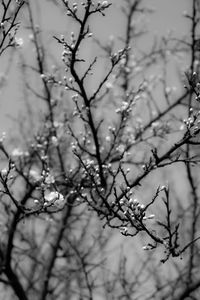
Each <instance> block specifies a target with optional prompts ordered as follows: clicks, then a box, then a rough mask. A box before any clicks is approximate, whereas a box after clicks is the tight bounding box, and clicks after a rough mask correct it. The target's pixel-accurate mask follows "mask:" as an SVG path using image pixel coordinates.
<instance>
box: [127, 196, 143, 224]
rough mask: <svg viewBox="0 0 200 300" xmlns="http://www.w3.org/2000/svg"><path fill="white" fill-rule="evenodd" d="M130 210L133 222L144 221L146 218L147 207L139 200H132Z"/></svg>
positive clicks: (129, 204)
mask: <svg viewBox="0 0 200 300" xmlns="http://www.w3.org/2000/svg"><path fill="white" fill-rule="evenodd" d="M128 208H129V211H130V214H131V217H132V219H133V220H134V219H135V220H142V219H143V218H144V217H145V211H144V210H145V206H144V204H140V203H139V201H138V200H137V199H132V198H130V200H129V201H128Z"/></svg>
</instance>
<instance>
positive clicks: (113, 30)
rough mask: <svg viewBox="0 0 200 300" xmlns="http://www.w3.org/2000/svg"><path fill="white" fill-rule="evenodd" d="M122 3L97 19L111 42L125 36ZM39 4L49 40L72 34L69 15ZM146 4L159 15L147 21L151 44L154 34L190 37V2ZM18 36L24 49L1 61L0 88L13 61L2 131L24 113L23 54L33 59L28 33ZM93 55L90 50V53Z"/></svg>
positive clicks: (0, 94)
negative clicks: (187, 14)
mask: <svg viewBox="0 0 200 300" xmlns="http://www.w3.org/2000/svg"><path fill="white" fill-rule="evenodd" d="M121 2H122V0H115V1H113V6H112V8H110V10H109V11H108V12H107V14H106V17H105V18H104V19H102V18H101V17H99V18H96V19H95V20H94V22H93V29H94V32H95V33H96V34H97V35H98V36H99V37H100V38H103V39H107V38H108V36H110V35H114V36H119V35H120V34H123V24H124V23H123V21H124V20H123V18H122V17H121V14H120V13H119V11H118V9H117V8H118V7H119V5H120V4H121ZM38 3H39V5H40V6H41V8H40V10H39V11H40V14H38V12H37V17H38V19H39V20H40V22H41V26H42V27H44V29H45V31H47V32H48V34H49V39H51V34H50V32H51V31H52V30H53V31H54V32H56V31H57V32H60V33H64V32H65V31H66V28H67V30H69V32H70V31H72V30H73V24H72V23H71V22H69V21H67V20H66V16H65V17H63V16H62V14H61V12H60V11H59V9H56V8H55V7H54V6H53V5H52V4H51V2H50V1H38ZM144 3H146V4H147V5H148V6H150V7H151V6H152V7H154V8H155V13H154V14H152V15H151V16H148V18H147V19H146V20H144V22H146V24H147V28H148V29H149V31H150V32H151V35H150V36H149V41H151V39H152V38H153V36H154V35H158V36H162V35H166V34H167V32H168V31H169V30H173V31H174V33H175V35H177V36H181V35H184V34H186V32H187V31H188V23H187V22H188V21H187V22H186V20H185V19H184V18H183V11H185V10H187V9H188V7H189V3H190V0H146V1H144ZM52 20H53V21H52ZM102 21H103V22H102ZM48 34H47V36H48ZM17 36H18V37H20V38H21V37H22V38H23V40H24V44H23V46H22V48H21V49H18V51H17V52H16V53H15V54H13V53H12V55H11V54H10V55H9V53H8V52H7V54H4V56H3V57H1V58H0V85H1V83H2V82H3V81H2V80H3V79H2V76H4V73H5V70H7V69H8V61H9V62H11V63H10V66H9V72H7V75H6V77H7V83H6V84H5V86H4V87H3V88H1V89H0V132H2V131H5V130H6V131H7V130H8V129H9V128H10V127H12V126H13V125H12V123H11V120H10V119H9V118H8V115H11V116H12V117H14V118H17V115H18V113H19V112H20V111H22V110H23V102H22V101H21V95H22V78H21V77H20V67H19V61H20V60H19V55H20V54H23V55H25V56H26V57H31V56H33V50H32V49H31V44H30V40H29V36H28V33H27V32H26V31H25V30H23V28H21V29H20V30H19V32H18V34H17ZM52 42H53V40H52ZM89 54H90V50H89V51H88V55H89ZM7 71H8V70H7Z"/></svg>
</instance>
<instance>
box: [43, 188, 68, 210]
mask: <svg viewBox="0 0 200 300" xmlns="http://www.w3.org/2000/svg"><path fill="white" fill-rule="evenodd" d="M44 199H45V202H44V205H45V206H53V207H56V208H59V209H61V208H63V207H64V206H65V203H66V201H65V198H64V196H63V195H62V194H61V193H59V192H57V191H52V192H48V193H46V194H45V196H44Z"/></svg>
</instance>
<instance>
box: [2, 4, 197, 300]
mask: <svg viewBox="0 0 200 300" xmlns="http://www.w3.org/2000/svg"><path fill="white" fill-rule="evenodd" d="M116 3H117V2H115V4H116ZM119 3H120V7H118V9H119V11H120V13H121V16H122V18H123V20H124V27H123V36H121V37H119V39H115V38H110V39H109V41H103V40H101V39H98V36H94V34H93V24H94V23H95V22H94V18H97V17H98V18H99V20H101V22H103V20H106V18H107V13H109V11H112V9H113V5H114V2H113V3H111V2H110V1H91V0H86V1H83V2H81V3H80V2H77V3H75V2H73V1H66V0H63V1H51V5H52V7H53V8H54V10H55V11H56V10H61V11H63V13H64V16H65V18H67V20H71V23H68V25H69V24H70V26H72V27H73V31H72V32H69V31H68V30H67V31H66V32H65V31H64V29H63V32H62V33H57V32H53V33H51V44H49V43H48V39H47V37H46V35H45V34H46V32H45V29H44V28H43V27H42V26H38V25H36V21H35V19H36V14H35V8H36V5H39V6H38V7H39V9H38V12H39V11H40V9H42V8H43V7H44V8H45V6H46V5H49V4H48V1H44V2H40V3H39V2H34V1H30V0H29V1H11V0H7V1H6V0H2V1H1V8H2V10H1V16H0V18H1V31H0V55H1V59H3V57H5V56H6V55H7V54H8V53H9V51H10V50H11V49H12V50H13V51H18V52H19V57H20V62H21V64H20V66H21V68H20V72H21V76H22V78H23V82H22V84H23V93H24V94H23V96H24V100H25V108H24V118H21V120H22V122H19V132H20V133H21V137H22V138H20V135H19V136H18V137H17V139H16V138H15V140H14V141H12V140H11V141H10V140H9V139H7V140H6V139H5V137H4V135H3V136H2V139H1V144H0V150H1V160H2V163H1V164H2V167H1V173H0V182H1V190H0V196H1V198H0V199H1V202H0V205H1V215H0V217H1V242H0V270H1V272H0V273H1V275H0V282H1V291H2V295H4V296H3V297H4V299H11V297H13V298H16V299H20V300H28V299H31V300H33V299H40V300H45V299H59V300H62V299H79V300H81V299H90V300H92V299H177V300H178V299H189V297H190V299H198V291H199V287H200V278H199V271H198V269H199V261H198V258H199V241H198V240H199V230H198V224H199V189H198V176H197V175H198V170H199V151H198V146H199V132H200V127H199V124H200V119H199V115H200V111H199V97H200V88H199V86H200V82H199V50H200V47H199V38H198V30H199V20H200V19H199V18H200V7H199V1H198V0H193V1H191V8H190V9H191V11H189V12H188V13H185V18H186V20H187V22H188V26H190V28H191V29H190V34H188V35H187V36H186V37H183V38H177V37H175V36H173V35H168V36H167V37H162V38H161V40H160V41H154V42H153V43H152V45H150V46H148V45H147V44H148V41H146V38H147V36H148V31H146V30H145V28H144V26H142V27H140V26H139V24H138V23H137V22H136V21H135V20H137V19H138V18H140V17H141V16H147V15H148V14H152V13H153V10H152V9H151V8H149V7H148V6H147V4H146V3H145V1H142V0H134V1H133V0H132V1H131V0H124V1H120V2H119ZM20 12H23V18H22V13H21V14H20ZM20 18H21V19H20ZM18 19H19V20H21V22H20V21H19V20H18ZM95 20H96V19H95ZM20 23H21V24H20ZM19 25H20V27H19ZM142 25H144V24H142ZM63 26H64V25H63ZM21 28H24V30H26V31H27V32H28V34H29V38H30V42H31V43H32V46H33V49H34V52H32V53H34V57H33V58H32V57H31V58H30V57H29V56H27V55H25V54H24V55H23V53H21V52H20V49H19V47H20V46H21V45H22V44H23V40H22V39H20V38H18V34H19V31H20V30H21ZM43 30H44V32H43ZM52 43H53V47H52V46H51V45H52ZM144 45H145V48H146V49H147V51H143V48H144ZM89 46H90V47H94V48H93V49H95V53H92V54H91V56H90V57H89V58H88V55H87V51H86V50H87V49H86V48H87V47H89ZM9 48H10V49H9ZM97 49H98V50H97ZM57 53H59V55H57ZM180 55H182V57H183V60H186V59H189V60H190V63H189V67H188V68H187V70H185V72H183V71H182V70H181V69H180V68H179V72H178V76H176V73H175V69H173V70H171V69H170V63H171V61H172V60H173V58H174V57H180ZM52 62H53V65H54V66H53V68H52ZM102 62H105V66H104V69H102ZM158 67H159V70H158ZM152 72H153V73H154V75H153V76H152V75H151V73H152ZM169 72H174V73H175V74H172V75H170V76H171V77H172V78H173V77H174V81H175V82H177V84H178V80H179V83H180V85H181V88H180V89H179V90H178V91H177V92H174V90H173V88H171V87H170V86H169ZM5 88H6V87H5ZM32 103H34V104H32ZM38 115H39V116H38ZM35 120H37V122H36V121H35ZM35 123H37V124H35ZM16 143H17V144H18V146H17V147H16V148H12V147H13V145H14V144H15V145H16ZM19 145H20V146H19ZM177 173H178V175H179V177H178V176H177ZM166 181H168V184H167V183H166ZM180 186H181V188H180ZM183 191H184V194H183ZM120 232H121V236H120V234H119V233H120ZM122 242H123V243H124V244H126V243H131V249H128V248H127V247H125V248H124V249H123V247H121V248H120V251H119V252H116V251H114V250H113V248H112V245H113V244H114V245H120V244H122ZM144 250H146V251H145V252H144ZM138 258H139V259H138ZM113 261H114V262H115V264H113ZM163 272H165V273H164V275H163Z"/></svg>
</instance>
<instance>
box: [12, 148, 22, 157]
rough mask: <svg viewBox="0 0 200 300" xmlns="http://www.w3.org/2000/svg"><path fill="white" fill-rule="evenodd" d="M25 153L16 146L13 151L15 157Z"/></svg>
mask: <svg viewBox="0 0 200 300" xmlns="http://www.w3.org/2000/svg"><path fill="white" fill-rule="evenodd" d="M23 154H24V153H23V151H22V150H20V149H19V148H15V149H14V150H13V151H12V153H11V155H12V156H15V157H19V156H22V155H23Z"/></svg>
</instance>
